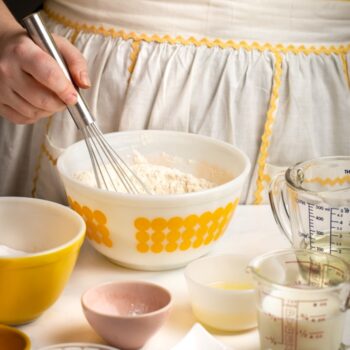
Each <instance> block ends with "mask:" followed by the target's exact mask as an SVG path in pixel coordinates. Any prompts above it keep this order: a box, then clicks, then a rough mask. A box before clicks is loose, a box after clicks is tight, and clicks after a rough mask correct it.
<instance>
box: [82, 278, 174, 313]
mask: <svg viewBox="0 0 350 350" xmlns="http://www.w3.org/2000/svg"><path fill="white" fill-rule="evenodd" d="M125 284H134V285H148V286H151V287H153V288H157V289H158V290H161V291H163V292H165V294H167V296H168V297H169V301H168V302H167V304H166V305H164V306H162V307H161V308H159V309H157V310H155V311H151V312H147V313H143V314H136V315H123V316H122V315H116V314H115V313H108V312H101V311H98V310H95V309H93V308H91V306H89V304H88V303H87V301H86V299H87V296H88V294H89V293H92V292H93V291H95V290H97V289H99V288H101V287H104V286H113V285H125ZM80 301H81V305H82V307H83V310H88V311H89V312H91V313H93V314H95V315H99V316H102V317H112V318H114V319H119V320H133V319H142V318H149V317H152V316H156V315H157V314H162V313H166V312H167V311H169V310H170V308H171V307H172V305H173V302H174V301H173V295H172V293H171V292H170V291H169V290H168V289H167V288H165V287H163V286H161V285H159V284H157V283H154V282H149V281H143V280H122V281H109V282H103V283H100V284H97V285H95V286H93V287H90V288H88V289H87V290H85V292H83V294H82V295H81V298H80Z"/></svg>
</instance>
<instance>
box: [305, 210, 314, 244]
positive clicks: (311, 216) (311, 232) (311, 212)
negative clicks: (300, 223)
mask: <svg viewBox="0 0 350 350" xmlns="http://www.w3.org/2000/svg"><path fill="white" fill-rule="evenodd" d="M307 206H308V211H309V239H310V249H314V247H313V243H314V241H315V238H314V235H315V227H314V219H315V216H314V205H313V204H310V203H308V204H307Z"/></svg>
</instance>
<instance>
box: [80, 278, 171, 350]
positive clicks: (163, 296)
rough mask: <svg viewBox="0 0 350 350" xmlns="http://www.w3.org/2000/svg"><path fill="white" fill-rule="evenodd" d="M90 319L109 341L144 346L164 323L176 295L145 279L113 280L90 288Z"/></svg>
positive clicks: (86, 303)
mask: <svg viewBox="0 0 350 350" xmlns="http://www.w3.org/2000/svg"><path fill="white" fill-rule="evenodd" d="M81 303H82V307H83V311H84V314H85V317H86V319H87V320H88V322H89V323H90V325H91V326H92V328H94V330H95V331H96V332H97V333H98V334H99V335H100V336H101V337H102V338H103V339H105V340H106V341H107V342H108V343H109V344H111V345H113V346H116V347H118V348H121V349H128V350H134V349H140V348H141V347H142V346H143V345H144V344H145V343H146V342H147V340H148V339H149V338H150V337H151V336H152V335H154V333H155V332H156V331H157V330H158V329H159V328H160V327H161V326H162V325H163V324H164V322H165V320H166V318H167V317H168V315H169V312H170V309H171V304H172V297H171V294H170V293H169V291H167V290H166V289H165V288H163V287H161V286H159V285H157V284H153V283H149V282H143V281H126V282H110V283H105V284H101V285H98V286H96V287H93V288H91V289H89V290H88V291H86V292H85V293H84V294H83V296H82V298H81Z"/></svg>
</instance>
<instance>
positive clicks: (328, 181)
mask: <svg viewBox="0 0 350 350" xmlns="http://www.w3.org/2000/svg"><path fill="white" fill-rule="evenodd" d="M304 182H307V183H319V184H321V185H323V186H335V185H344V183H347V182H348V183H350V175H344V176H342V177H341V176H337V177H334V178H330V177H326V178H322V177H314V178H312V179H305V180H304Z"/></svg>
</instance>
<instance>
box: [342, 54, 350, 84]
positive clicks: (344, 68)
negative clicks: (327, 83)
mask: <svg viewBox="0 0 350 350" xmlns="http://www.w3.org/2000/svg"><path fill="white" fill-rule="evenodd" d="M340 59H341V61H342V63H343V71H344V76H345V79H346V81H347V82H348V87H349V89H350V76H349V68H348V62H347V60H346V55H345V53H342V54H340Z"/></svg>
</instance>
